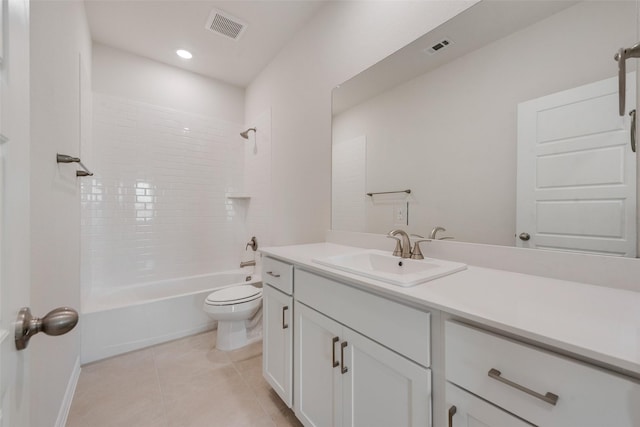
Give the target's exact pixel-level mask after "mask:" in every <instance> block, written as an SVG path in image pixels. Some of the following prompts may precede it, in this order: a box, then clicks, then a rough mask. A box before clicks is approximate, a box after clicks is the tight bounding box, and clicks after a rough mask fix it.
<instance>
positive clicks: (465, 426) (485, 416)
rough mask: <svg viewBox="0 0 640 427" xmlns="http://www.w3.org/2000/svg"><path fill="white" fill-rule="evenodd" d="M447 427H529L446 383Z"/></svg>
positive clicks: (529, 425)
mask: <svg viewBox="0 0 640 427" xmlns="http://www.w3.org/2000/svg"><path fill="white" fill-rule="evenodd" d="M446 390H447V391H446V393H447V410H448V411H449V412H448V414H447V418H448V420H449V421H448V425H447V427H531V426H532V425H533V424H529V423H526V422H524V421H522V420H520V419H519V418H516V417H515V416H513V415H511V414H509V413H507V412H504V411H503V410H501V409H499V408H497V407H496V406H493V405H491V404H490V403H487V402H485V401H484V400H481V399H478V398H477V397H475V396H474V395H472V394H470V393H467V392H466V391H464V390H462V389H461V388H458V387H456V386H454V385H452V384H451V383H447V389H446Z"/></svg>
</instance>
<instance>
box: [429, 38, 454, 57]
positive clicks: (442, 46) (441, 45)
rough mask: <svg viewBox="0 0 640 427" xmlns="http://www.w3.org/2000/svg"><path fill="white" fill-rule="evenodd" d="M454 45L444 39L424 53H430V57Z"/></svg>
mask: <svg viewBox="0 0 640 427" xmlns="http://www.w3.org/2000/svg"><path fill="white" fill-rule="evenodd" d="M452 44H453V42H452V41H451V40H450V39H443V40H440V41H439V42H438V43H435V44H434V45H433V46H431V47H429V48H427V49H425V50H424V51H425V52H426V53H428V54H429V55H433V54H434V53H437V52H439V51H441V50H443V49H445V48H447V47H449V46H451V45H452Z"/></svg>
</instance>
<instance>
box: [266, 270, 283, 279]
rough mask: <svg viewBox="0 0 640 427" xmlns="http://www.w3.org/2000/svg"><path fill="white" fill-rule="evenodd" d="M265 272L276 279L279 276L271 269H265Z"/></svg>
mask: <svg viewBox="0 0 640 427" xmlns="http://www.w3.org/2000/svg"><path fill="white" fill-rule="evenodd" d="M267 274H268V275H269V276H271V277H275V278H276V279H277V278H278V277H280V275H279V274H278V273H274V272H273V271H267Z"/></svg>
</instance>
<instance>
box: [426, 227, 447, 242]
mask: <svg viewBox="0 0 640 427" xmlns="http://www.w3.org/2000/svg"><path fill="white" fill-rule="evenodd" d="M438 231H447V230H446V228H444V227H440V226H439V225H438V226H436V227H435V228H434V229H433V230H431V234H429V238H430V239H433V240H435V239H436V234H438Z"/></svg>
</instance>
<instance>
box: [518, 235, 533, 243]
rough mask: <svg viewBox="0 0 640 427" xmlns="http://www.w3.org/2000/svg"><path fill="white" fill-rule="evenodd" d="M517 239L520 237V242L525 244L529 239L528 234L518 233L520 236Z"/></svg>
mask: <svg viewBox="0 0 640 427" xmlns="http://www.w3.org/2000/svg"><path fill="white" fill-rule="evenodd" d="M518 237H520V240H524V241H525V242H526V241H527V240H529V239H530V238H531V236H530V235H529V233H520V236H518Z"/></svg>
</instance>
